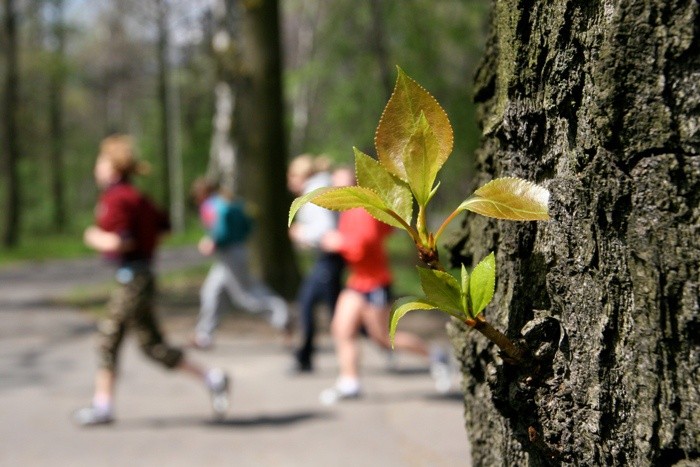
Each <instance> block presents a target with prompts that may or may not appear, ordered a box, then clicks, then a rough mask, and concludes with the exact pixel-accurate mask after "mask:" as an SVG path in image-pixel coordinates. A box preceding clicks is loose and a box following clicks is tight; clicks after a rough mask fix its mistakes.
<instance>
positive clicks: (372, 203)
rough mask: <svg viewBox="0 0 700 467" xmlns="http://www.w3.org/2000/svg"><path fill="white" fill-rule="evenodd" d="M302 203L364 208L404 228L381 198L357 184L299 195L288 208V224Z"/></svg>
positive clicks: (342, 207)
mask: <svg viewBox="0 0 700 467" xmlns="http://www.w3.org/2000/svg"><path fill="white" fill-rule="evenodd" d="M304 203H314V204H315V205H317V206H321V207H322V208H326V209H332V210H334V211H347V210H349V209H354V208H364V209H365V210H366V211H367V212H368V213H369V214H370V215H371V216H372V217H374V218H375V219H377V220H379V221H382V222H384V223H386V224H389V225H391V226H394V227H398V228H400V229H403V228H405V226H404V225H402V224H401V223H400V222H399V221H398V220H397V219H396V218H395V217H393V216H392V215H391V214H390V213H393V211H392V210H391V209H389V208H388V207H387V205H386V204H385V203H384V201H383V200H382V198H380V197H379V195H378V194H377V193H375V192H374V191H372V190H370V189H368V188H363V187H359V186H347V187H336V188H328V187H326V188H318V189H316V190H314V191H312V192H310V193H307V194H305V195H304V196H300V197H299V198H297V199H295V200H294V201H293V202H292V205H291V207H290V208H289V225H291V223H292V219H293V218H294V215H295V214H296V213H297V211H298V210H299V208H300V207H301V206H302V205H303V204H304Z"/></svg>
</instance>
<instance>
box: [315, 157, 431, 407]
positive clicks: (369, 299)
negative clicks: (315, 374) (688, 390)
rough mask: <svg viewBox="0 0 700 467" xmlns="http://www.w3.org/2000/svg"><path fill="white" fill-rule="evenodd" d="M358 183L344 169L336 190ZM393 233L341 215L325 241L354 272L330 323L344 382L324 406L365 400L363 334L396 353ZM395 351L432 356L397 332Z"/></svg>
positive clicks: (365, 216) (360, 216) (354, 213)
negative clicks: (392, 326) (392, 324)
mask: <svg viewBox="0 0 700 467" xmlns="http://www.w3.org/2000/svg"><path fill="white" fill-rule="evenodd" d="M354 183H355V178H354V174H353V172H352V170H350V169H348V168H343V169H338V170H336V172H335V173H334V185H335V186H349V185H353V184H354ZM391 233H392V227H391V226H389V225H387V224H385V223H383V222H380V221H378V220H377V219H375V218H374V217H372V216H371V215H370V214H369V213H367V211H365V210H364V209H362V208H356V209H351V210H349V211H345V212H343V213H341V215H340V220H339V223H338V230H336V231H332V232H329V233H327V234H326V235H325V236H324V238H323V240H322V245H323V248H324V249H326V250H327V251H336V252H338V253H340V254H341V255H342V256H343V258H344V259H345V262H346V264H347V267H348V269H349V272H350V274H349V276H348V278H347V282H346V285H345V288H344V289H343V291H342V292H341V293H340V297H339V298H338V303H337V305H336V308H335V313H334V316H333V321H332V322H331V333H332V335H333V341H334V343H335V348H336V356H337V358H338V363H339V366H340V376H339V378H338V380H337V382H336V385H335V386H334V387H333V388H330V389H326V390H325V391H323V392H322V393H321V402H322V403H324V404H332V403H335V402H336V401H337V400H339V399H346V398H354V397H358V396H359V395H360V394H361V385H360V372H359V362H360V343H359V339H358V338H359V334H360V332H361V330H362V329H364V330H365V331H366V333H367V335H368V336H369V337H370V338H371V339H372V340H373V341H374V342H376V343H377V344H378V345H380V346H381V347H382V348H385V349H390V348H391V344H390V341H389V313H390V310H391V300H392V297H391V283H392V275H391V269H390V267H389V258H388V255H387V252H386V249H385V247H384V241H385V240H386V238H387V237H388V236H389V235H391ZM394 347H395V348H396V349H400V350H406V351H410V352H413V353H416V354H418V355H421V356H425V357H428V356H429V350H428V346H427V345H426V343H425V342H424V341H423V339H421V338H420V337H419V336H417V335H415V334H411V333H408V332H401V331H399V332H396V335H395V338H394Z"/></svg>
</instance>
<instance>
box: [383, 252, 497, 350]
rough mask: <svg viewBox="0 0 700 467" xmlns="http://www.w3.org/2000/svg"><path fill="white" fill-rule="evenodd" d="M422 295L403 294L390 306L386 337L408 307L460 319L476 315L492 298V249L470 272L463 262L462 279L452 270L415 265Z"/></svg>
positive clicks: (474, 317) (392, 337)
mask: <svg viewBox="0 0 700 467" xmlns="http://www.w3.org/2000/svg"><path fill="white" fill-rule="evenodd" d="M418 273H419V275H420V279H421V286H422V287H423V292H424V293H425V297H405V298H403V299H400V300H397V301H396V302H395V303H394V304H393V306H392V307H391V316H390V318H389V337H390V339H391V342H392V346H393V343H394V334H395V333H396V326H397V324H398V322H399V320H400V319H401V318H402V317H403V316H404V315H405V314H406V313H408V312H409V311H414V310H440V311H443V312H445V313H447V314H449V315H450V316H454V317H455V318H457V319H459V320H460V321H465V320H468V319H472V320H473V319H476V317H477V316H479V314H480V313H481V312H482V311H484V309H485V308H486V306H487V305H488V304H489V302H491V299H492V298H493V292H494V287H495V284H496V259H495V257H494V254H493V253H491V254H490V255H488V256H487V257H486V258H484V259H483V260H482V261H481V262H480V263H479V264H478V265H477V266H476V267H475V268H474V270H473V271H472V274H471V276H469V274H468V273H467V269H466V268H465V267H464V265H462V275H461V281H460V282H458V281H457V279H455V278H454V277H453V276H452V275H451V274H449V273H447V272H444V271H438V270H434V269H427V268H421V267H419V268H418Z"/></svg>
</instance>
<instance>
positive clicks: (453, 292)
mask: <svg viewBox="0 0 700 467" xmlns="http://www.w3.org/2000/svg"><path fill="white" fill-rule="evenodd" d="M418 275H419V276H420V283H421V287H422V288H423V292H424V293H425V295H426V297H427V298H428V300H429V301H430V302H431V303H434V304H435V305H437V306H438V307H439V308H440V309H441V310H442V311H446V312H449V311H455V312H459V313H464V312H465V310H464V309H463V308H462V298H461V291H460V287H459V283H458V282H457V279H455V278H454V277H452V275H450V274H449V273H446V272H444V271H436V270H434V269H427V268H421V267H419V268H418Z"/></svg>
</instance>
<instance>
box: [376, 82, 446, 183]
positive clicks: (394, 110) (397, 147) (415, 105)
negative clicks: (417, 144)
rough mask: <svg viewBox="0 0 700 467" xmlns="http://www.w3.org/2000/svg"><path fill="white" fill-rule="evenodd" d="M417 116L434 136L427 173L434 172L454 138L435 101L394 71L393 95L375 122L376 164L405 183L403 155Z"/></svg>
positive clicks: (415, 84)
mask: <svg viewBox="0 0 700 467" xmlns="http://www.w3.org/2000/svg"><path fill="white" fill-rule="evenodd" d="M421 113H423V114H424V115H425V118H426V120H427V122H428V125H429V126H430V128H431V129H432V131H433V133H434V135H435V141H436V145H437V147H438V150H437V151H436V152H435V154H431V156H432V157H434V158H435V159H434V160H432V161H431V164H432V165H431V167H432V170H431V172H432V171H434V172H435V173H437V171H438V170H440V167H442V165H443V164H444V163H445V161H446V160H447V158H448V157H449V156H450V153H451V152H452V145H453V142H454V135H453V133H452V126H451V125H450V120H449V118H448V117H447V114H446V113H445V111H444V110H443V109H442V107H440V104H438V102H437V101H436V100H435V98H434V97H433V96H431V95H430V94H429V93H428V92H427V91H426V90H425V89H423V88H422V87H421V86H420V85H419V84H418V83H416V82H415V81H413V80H412V79H411V78H409V77H408V75H406V74H405V73H404V72H403V70H402V69H401V68H398V77H397V79H396V85H395V87H394V92H393V93H392V94H391V97H390V98H389V102H387V104H386V107H385V108H384V112H383V113H382V117H381V119H380V120H379V125H378V126H377V132H376V134H375V137H374V143H375V146H376V147H377V157H378V158H379V162H380V163H381V164H382V165H383V166H384V167H386V169H387V170H388V171H389V172H391V173H393V174H394V175H396V176H397V177H399V178H400V179H401V180H404V181H406V182H408V180H409V178H408V174H407V173H406V168H405V167H404V153H405V152H406V146H407V145H408V144H409V141H410V139H411V135H413V133H414V132H415V127H416V123H417V122H418V120H419V118H420V115H421Z"/></svg>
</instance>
